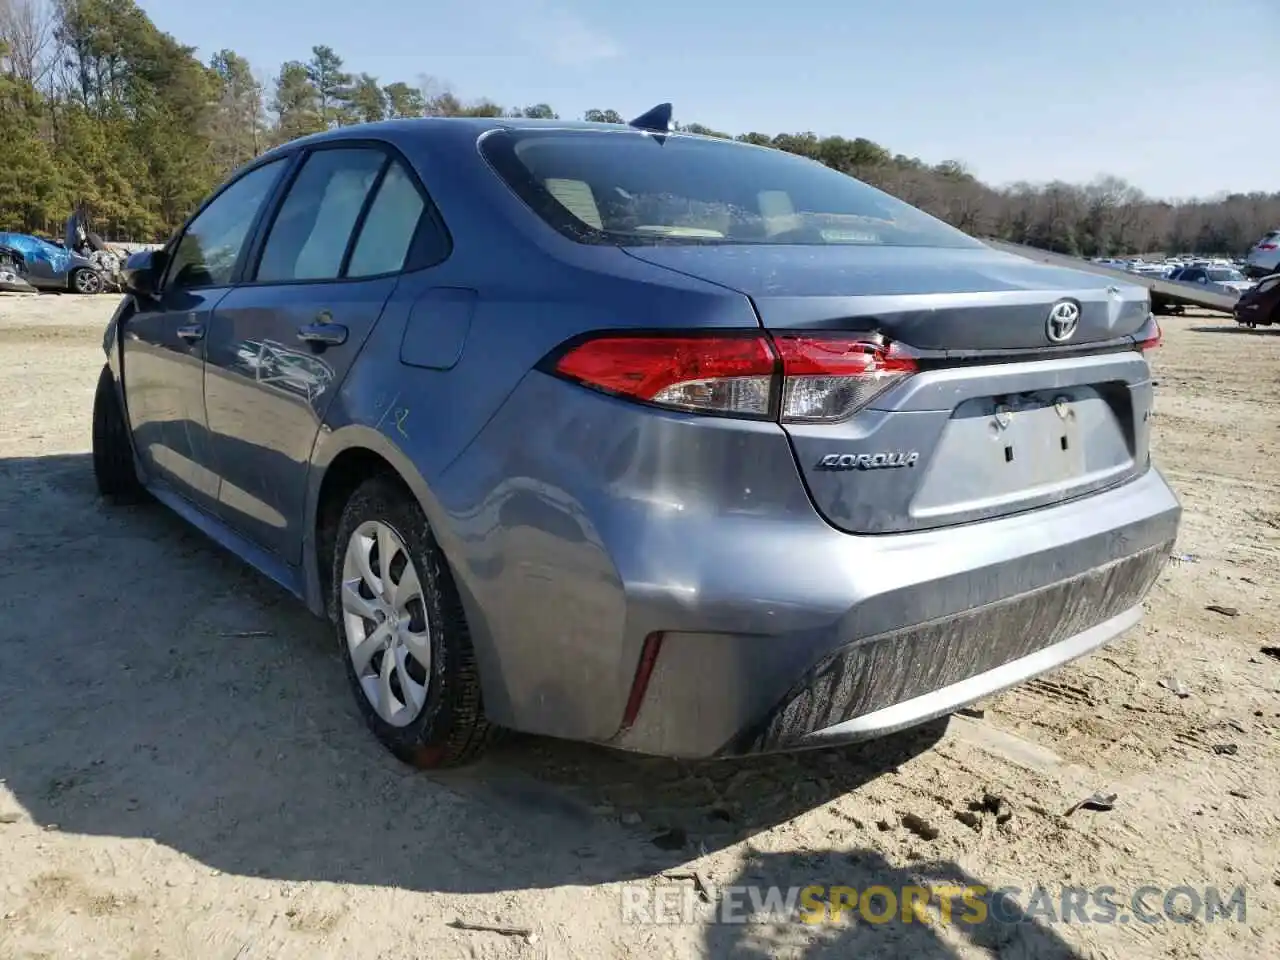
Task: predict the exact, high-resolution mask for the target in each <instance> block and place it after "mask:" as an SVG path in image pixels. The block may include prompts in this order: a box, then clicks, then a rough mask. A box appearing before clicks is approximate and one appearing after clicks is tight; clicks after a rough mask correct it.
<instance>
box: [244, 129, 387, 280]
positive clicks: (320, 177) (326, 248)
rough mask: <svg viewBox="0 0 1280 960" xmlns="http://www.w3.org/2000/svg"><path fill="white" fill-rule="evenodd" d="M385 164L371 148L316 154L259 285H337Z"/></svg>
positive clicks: (269, 247) (279, 226)
mask: <svg viewBox="0 0 1280 960" xmlns="http://www.w3.org/2000/svg"><path fill="white" fill-rule="evenodd" d="M384 163H386V155H385V154H384V153H383V152H382V151H381V150H374V149H370V148H367V147H366V148H359V147H357V148H343V149H330V150H317V151H316V152H315V153H313V154H311V156H309V157H308V158H307V160H306V162H305V163H304V164H303V167H302V170H301V171H300V172H299V173H298V176H297V178H296V179H295V180H294V181H293V184H292V185H291V186H290V187H289V193H288V195H287V196H286V197H285V199H284V203H283V204H281V206H280V212H279V213H277V214H276V218H275V221H274V222H273V223H272V224H271V231H270V233H268V234H267V242H266V246H264V247H263V250H262V258H261V260H260V262H259V263H258V272H257V277H256V279H257V280H258V281H259V282H267V283H270V282H277V283H278V282H282V281H287V280H334V279H337V278H338V276H339V275H340V274H341V271H342V258H343V257H344V256H345V254H346V251H347V245H348V244H349V243H350V241H351V231H352V230H353V229H354V227H355V225H356V220H358V219H359V217H360V211H361V209H362V208H363V207H364V202H365V198H366V197H367V196H368V194H369V191H370V189H372V187H373V184H374V182H375V181H376V180H377V178H378V173H379V171H381V169H382V166H383V164H384Z"/></svg>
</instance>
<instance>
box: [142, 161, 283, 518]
mask: <svg viewBox="0 0 1280 960" xmlns="http://www.w3.org/2000/svg"><path fill="white" fill-rule="evenodd" d="M288 163H289V161H288V160H287V159H280V160H275V161H272V162H270V163H267V164H264V165H262V166H259V167H256V168H254V169H253V170H250V171H248V172H247V173H245V174H244V175H242V176H241V177H240V178H238V179H237V180H235V181H233V182H231V183H230V184H228V185H227V186H226V187H225V188H223V190H222V191H221V192H219V193H218V194H217V195H216V196H215V197H214V198H213V199H211V200H210V201H209V202H208V203H207V204H206V205H205V207H204V208H203V209H202V210H201V211H200V212H199V213H198V214H197V215H196V216H195V217H194V218H193V219H192V220H191V222H190V223H189V224H188V225H187V226H186V227H185V228H184V230H183V231H182V233H181V235H180V236H179V237H178V239H177V241H176V242H175V243H173V244H170V246H169V248H168V249H169V263H168V267H167V269H166V271H165V276H164V278H163V279H162V281H161V283H160V287H159V291H158V293H157V294H156V295H155V296H154V297H152V298H141V297H139V298H135V301H136V309H135V310H134V312H133V313H131V314H129V315H128V319H127V320H126V321H125V322H124V323H123V324H122V326H121V339H122V344H123V351H124V366H123V370H124V385H125V398H126V404H127V407H128V416H129V423H130V426H131V427H132V430H133V435H134V438H135V441H136V443H137V448H138V452H139V454H140V456H141V457H142V460H143V462H144V464H145V466H146V469H147V472H148V474H150V475H151V476H153V477H156V478H158V479H160V480H162V481H164V482H165V483H166V484H168V485H169V486H170V487H171V488H172V489H173V490H174V491H175V492H176V493H178V494H180V495H181V496H183V497H185V498H186V499H188V500H190V501H192V502H193V503H195V504H196V505H197V506H199V507H201V508H202V509H205V510H212V509H213V507H214V505H215V504H216V502H217V496H218V476H217V472H216V469H215V467H214V464H213V458H212V452H211V450H210V446H209V437H208V431H207V423H206V420H205V407H204V381H203V365H204V356H205V338H206V335H207V333H208V327H209V318H210V315H211V313H212V311H213V307H214V305H216V304H217V303H218V301H219V300H221V299H222V298H223V297H224V296H226V293H227V291H228V290H229V289H230V288H231V282H232V278H233V276H234V274H235V271H236V267H237V264H238V263H239V262H240V260H241V257H242V254H243V253H244V245H245V243H246V242H247V241H248V239H249V236H250V234H251V233H252V232H253V227H254V224H255V223H256V221H257V220H258V218H259V217H260V215H261V213H262V210H263V208H264V206H265V204H266V202H267V200H268V198H269V197H270V196H271V193H272V191H273V189H274V188H275V186H276V184H277V182H278V181H279V179H280V175H281V174H282V173H283V172H284V169H285V167H287V166H288Z"/></svg>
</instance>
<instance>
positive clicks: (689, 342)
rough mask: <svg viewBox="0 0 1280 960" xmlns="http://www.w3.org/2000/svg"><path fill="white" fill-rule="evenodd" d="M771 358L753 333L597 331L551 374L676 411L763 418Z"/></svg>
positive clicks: (774, 361) (774, 364)
mask: <svg viewBox="0 0 1280 960" xmlns="http://www.w3.org/2000/svg"><path fill="white" fill-rule="evenodd" d="M776 368H777V359H776V358H775V357H774V355H773V350H772V349H771V348H770V347H769V341H768V340H767V339H766V338H765V337H763V336H761V335H760V334H759V333H752V334H749V335H746V334H733V335H729V336H714V337H691V336H688V335H683V336H681V335H677V336H643V337H631V336H603V337H597V338H596V339H593V340H588V341H586V342H585V343H583V344H580V345H579V346H577V347H574V348H573V349H572V350H570V351H569V352H568V353H566V354H565V355H564V356H563V357H561V358H560V360H559V362H558V363H557V364H556V372H557V373H559V374H561V375H562V376H566V377H569V378H570V379H573V380H576V381H578V382H579V383H581V384H583V385H585V386H588V387H594V388H595V389H597V390H604V391H606V392H608V393H613V394H617V395H619V396H623V397H630V398H631V399H633V400H642V401H644V402H646V403H654V404H657V405H659V406H663V407H671V408H673V409H676V410H692V411H695V412H697V411H701V412H705V413H728V414H738V415H741V416H755V417H763V416H767V415H768V413H769V401H770V396H771V393H772V390H773V375H774V371H775V369H776Z"/></svg>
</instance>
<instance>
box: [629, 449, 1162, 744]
mask: <svg viewBox="0 0 1280 960" xmlns="http://www.w3.org/2000/svg"><path fill="white" fill-rule="evenodd" d="M1180 516H1181V508H1180V506H1179V505H1178V501H1177V498H1176V497H1175V496H1174V494H1173V491H1172V490H1170V489H1169V487H1168V485H1167V484H1166V483H1165V481H1164V479H1163V477H1161V476H1160V474H1159V473H1158V471H1156V470H1155V469H1151V470H1149V471H1148V472H1147V473H1145V474H1144V475H1143V476H1141V477H1139V478H1137V479H1136V480H1133V481H1131V482H1129V483H1126V484H1124V485H1122V486H1120V487H1117V488H1114V489H1112V490H1109V491H1105V492H1103V493H1100V494H1095V495H1093V496H1090V497H1086V498H1082V499H1080V500H1076V501H1072V502H1069V503H1064V504H1061V505H1059V506H1056V507H1053V508H1049V509H1044V510H1037V511H1033V512H1029V513H1025V514H1020V515H1017V516H1011V517H1005V518H1001V519H999V520H993V521H986V522H983V523H978V524H969V525H965V526H962V527H953V528H950V529H947V530H939V531H931V532H927V533H920V534H903V535H889V536H883V537H851V536H849V535H846V534H838V533H835V532H834V531H833V536H834V537H838V538H842V539H841V540H835V541H833V546H832V550H833V551H836V552H833V553H832V554H830V555H829V556H827V557H824V558H816V560H817V562H812V563H811V564H809V565H807V566H806V568H805V572H806V576H805V577H803V578H801V580H802V582H803V584H804V591H803V595H798V596H797V597H796V602H797V604H799V603H804V602H806V598H810V599H811V598H812V597H814V596H816V595H820V596H822V597H824V598H826V599H827V600H828V601H829V600H831V598H832V597H833V595H834V594H836V593H837V592H838V591H840V590H843V591H844V595H845V597H846V598H847V600H846V604H847V605H846V606H845V607H844V608H843V610H842V611H841V614H840V615H839V616H838V617H837V618H835V619H834V620H833V621H831V622H829V623H828V624H827V625H826V626H825V627H822V628H818V629H806V630H803V631H800V632H791V633H782V634H778V633H774V634H769V633H767V632H761V633H734V634H727V633H722V632H708V633H695V632H684V631H680V632H672V633H668V634H666V635H664V637H663V641H662V646H661V652H660V653H659V655H658V657H657V660H656V664H655V666H654V669H653V673H652V676H651V677H650V678H649V681H648V684H647V688H646V691H645V696H644V701H643V704H642V706H641V708H640V710H639V712H638V715H637V716H636V718H635V721H634V722H633V724H632V725H631V726H630V727H628V728H627V729H625V730H624V731H622V732H621V733H620V734H619V735H618V736H617V737H616V738H614V740H613V741H612V743H613V745H614V746H618V747H622V748H625V749H633V750H639V751H642V752H647V753H658V754H666V755H673V756H686V757H706V756H733V755H740V754H753V753H762V752H774V751H783V750H794V749H806V748H811V747H820V746H827V745H832V744H837V743H843V742H849V741H855V740H860V739H866V738H869V737H874V736H879V735H882V734H887V733H890V732H893V731H895V730H899V729H902V728H905V727H909V726H913V725H915V724H918V723H922V722H925V721H927V720H930V719H932V718H934V717H937V716H940V715H944V714H946V713H950V712H952V711H954V710H955V709H957V708H958V707H961V706H963V705H965V704H967V703H971V702H973V701H974V700H977V699H979V698H982V697H985V696H988V695H990V694H992V693H995V692H997V691H999V690H1003V689H1005V688H1007V687H1009V686H1012V685H1014V684H1017V683H1020V682H1022V681H1024V680H1026V679H1028V678H1030V677H1033V676H1036V675H1037V674H1040V673H1043V672H1045V671H1047V670H1051V669H1053V668H1055V667H1058V666H1060V665H1061V664H1064V663H1066V662H1068V661H1070V660H1073V659H1075V658H1077V657H1079V656H1082V655H1084V654H1087V653H1088V652H1090V651H1091V650H1094V649H1096V648H1097V647H1099V646H1101V645H1102V644H1105V643H1106V642H1108V641H1109V640H1111V639H1113V638H1115V637H1116V636H1118V635H1119V634H1120V633H1122V632H1124V631H1125V630H1127V629H1129V628H1131V627H1133V626H1134V625H1135V624H1136V623H1137V622H1138V621H1139V619H1140V617H1141V613H1142V599H1143V597H1144V596H1145V595H1146V594H1147V592H1148V591H1149V590H1150V588H1151V586H1152V584H1153V583H1154V582H1155V580H1156V578H1157V577H1158V576H1159V574H1160V571H1161V570H1162V568H1163V566H1164V563H1165V561H1166V560H1167V558H1168V556H1169V554H1170V552H1171V551H1172V548H1173V543H1174V539H1175V537H1176V535H1177V529H1178V524H1179V520H1180ZM841 543H843V544H844V546H843V547H841V545H840V544H841ZM841 549H843V550H845V551H847V552H848V556H845V557H842V556H840V555H839V551H840V550H841ZM789 560H790V562H793V563H794V562H796V561H797V560H799V557H794V556H793V557H790V558H788V557H787V556H785V555H779V557H778V562H779V563H787V562H789ZM784 579H786V578H784ZM762 627H767V620H766V621H763V622H762Z"/></svg>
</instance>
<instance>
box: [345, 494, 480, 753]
mask: <svg viewBox="0 0 1280 960" xmlns="http://www.w3.org/2000/svg"><path fill="white" fill-rule="evenodd" d="M374 520H376V521H380V522H381V523H384V524H386V525H387V526H389V527H391V529H392V530H394V531H395V532H396V534H397V535H398V536H399V537H400V539H401V541H402V542H403V544H404V546H405V549H406V552H407V553H408V555H409V557H410V559H411V560H412V561H413V564H414V566H415V568H416V569H417V571H418V577H419V581H420V582H421V584H422V596H423V608H424V613H425V616H426V622H427V624H428V625H429V627H430V635H431V671H430V673H431V676H430V678H429V682H428V683H427V695H426V701H425V703H424V704H423V707H422V712H421V713H420V714H418V716H417V717H416V718H415V719H413V720H412V721H410V722H409V723H408V724H407V725H406V726H393V725H392V724H390V723H388V722H387V721H385V720H384V719H382V717H380V716H379V715H378V713H377V711H376V710H375V709H374V707H373V705H372V704H371V703H370V702H369V699H368V698H367V697H366V696H365V693H364V690H363V688H362V687H361V684H360V678H359V676H357V674H356V668H355V666H354V665H353V664H352V660H351V656H350V655H349V653H348V644H347V633H346V627H345V624H344V618H343V613H342V604H341V599H340V598H341V595H342V581H343V561H344V557H345V554H346V550H347V544H348V543H349V542H350V540H351V537H352V535H353V534H354V533H355V531H356V530H357V529H358V528H359V527H360V525H361V524H363V523H366V522H368V521H374ZM333 543H334V551H333V554H334V556H333V569H332V571H331V578H330V593H329V615H330V619H332V620H333V621H334V624H335V625H336V630H337V640H338V645H339V650H340V651H341V655H342V660H343V663H344V664H345V669H346V672H347V680H348V681H349V682H350V685H351V689H352V693H353V694H354V695H355V698H356V704H357V706H358V708H359V710H360V712H361V714H362V715H363V716H364V719H365V723H367V724H368V726H369V729H370V730H372V731H373V733H374V735H375V736H376V737H377V738H378V739H379V740H380V741H382V743H383V745H384V746H385V747H386V748H387V749H388V750H390V751H391V752H392V753H393V754H395V756H396V757H398V758H399V759H400V760H402V761H404V762H405V763H407V764H410V765H412V766H415V767H419V768H421V769H440V768H444V767H457V766H463V765H465V764H468V763H471V762H473V761H474V760H476V759H478V758H479V756H480V755H481V753H483V752H484V750H485V748H486V747H487V746H488V745H489V742H490V741H491V740H492V736H493V729H492V727H491V726H490V724H489V722H488V720H486V719H485V716H484V705H483V701H482V699H481V696H480V675H479V672H478V670H477V668H476V660H475V652H474V650H473V649H472V646H471V633H470V630H469V628H468V626H467V620H466V616H465V614H464V613H463V610H462V603H461V601H460V600H459V598H458V591H457V587H456V586H455V585H454V583H453V577H452V574H451V573H450V571H449V566H448V563H447V562H446V561H445V558H444V554H443V553H442V552H441V550H440V547H439V545H438V544H437V543H436V539H435V536H434V535H433V534H432V532H431V527H430V525H429V524H428V523H427V518H426V516H425V515H424V514H423V512H422V508H421V507H420V506H419V505H418V503H417V501H416V500H415V499H414V497H413V496H412V494H410V493H409V492H408V491H407V490H406V489H405V488H404V487H403V486H402V485H401V484H400V483H398V482H397V481H396V480H394V479H392V478H390V477H373V478H371V479H369V480H366V481H365V482H364V483H363V484H362V485H361V486H360V487H359V488H358V489H357V490H356V491H355V493H353V494H352V495H351V498H350V499H349V500H348V501H347V505H346V507H345V508H344V509H343V511H342V518H341V520H340V521H339V523H338V532H337V536H336V537H335V538H334V540H333Z"/></svg>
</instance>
